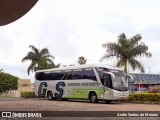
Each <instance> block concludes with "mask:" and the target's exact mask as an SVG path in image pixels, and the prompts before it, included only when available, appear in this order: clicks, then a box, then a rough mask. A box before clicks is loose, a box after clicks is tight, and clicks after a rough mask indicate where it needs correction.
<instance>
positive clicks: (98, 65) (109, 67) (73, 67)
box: [36, 64, 122, 72]
mask: <svg viewBox="0 0 160 120" xmlns="http://www.w3.org/2000/svg"><path fill="white" fill-rule="evenodd" d="M88 67H103V68H108V69H116V70H122V69H120V68H118V67H116V66H112V65H108V64H85V65H75V66H66V67H64V66H60V67H59V68H53V69H45V70H38V71H36V72H47V71H55V70H70V69H80V68H88Z"/></svg>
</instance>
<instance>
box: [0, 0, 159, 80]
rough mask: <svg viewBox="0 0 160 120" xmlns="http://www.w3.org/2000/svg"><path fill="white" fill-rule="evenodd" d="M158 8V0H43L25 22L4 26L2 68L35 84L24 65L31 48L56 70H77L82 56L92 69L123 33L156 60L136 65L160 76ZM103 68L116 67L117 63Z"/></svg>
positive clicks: (0, 34) (1, 30) (0, 50)
mask: <svg viewBox="0 0 160 120" xmlns="http://www.w3.org/2000/svg"><path fill="white" fill-rule="evenodd" d="M159 5H160V1H159V0H154V1H153V0H134V1H133V0H67V1H66V0H39V1H38V2H37V4H36V5H35V6H34V7H33V8H32V9H31V10H30V11H29V12H28V13H27V14H25V15H24V16H23V17H22V18H20V19H18V20H17V21H15V22H13V23H10V24H8V25H5V26H0V41H1V42H0V68H2V69H3V71H4V72H8V73H10V74H12V75H15V76H17V77H19V78H20V79H31V80H32V82H34V73H31V74H30V75H28V74H27V68H28V66H29V65H30V61H26V62H24V63H22V62H21V60H22V58H23V57H24V56H26V55H27V53H28V52H29V51H30V50H31V49H30V48H29V45H34V46H35V47H37V48H39V49H42V48H48V49H49V51H50V54H51V55H53V56H54V57H55V59H54V62H55V63H56V64H58V63H60V64H61V65H70V64H75V65H76V64H77V60H78V57H79V56H85V58H86V59H87V64H92V63H99V60H100V58H101V57H102V56H103V55H104V53H105V49H104V48H102V44H103V43H107V42H116V41H117V36H118V35H120V34H121V33H125V34H126V35H127V37H128V38H130V37H132V36H134V35H136V34H140V35H141V36H142V42H144V43H145V44H146V45H148V46H149V51H150V52H151V53H152V58H137V59H138V60H140V61H141V62H142V63H143V64H144V68H145V72H146V73H149V71H150V73H153V74H160V65H159V60H160V55H159V53H160V47H159V46H160V40H159V38H160V8H159ZM102 63H106V64H110V65H115V63H116V59H114V58H113V59H109V60H104V61H103V62H102ZM129 72H136V73H138V72H139V71H138V70H136V71H132V70H131V68H129Z"/></svg>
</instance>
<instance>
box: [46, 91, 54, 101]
mask: <svg viewBox="0 0 160 120" xmlns="http://www.w3.org/2000/svg"><path fill="white" fill-rule="evenodd" d="M47 98H48V100H53V94H52V92H51V91H49V92H48V93H47Z"/></svg>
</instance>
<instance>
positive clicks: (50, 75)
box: [36, 71, 63, 80]
mask: <svg viewBox="0 0 160 120" xmlns="http://www.w3.org/2000/svg"><path fill="white" fill-rule="evenodd" d="M62 78H63V74H62V73H61V72H60V71H55V72H46V73H45V72H37V73H36V79H37V80H61V79H62Z"/></svg>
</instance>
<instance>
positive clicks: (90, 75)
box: [83, 68, 97, 80]
mask: <svg viewBox="0 0 160 120" xmlns="http://www.w3.org/2000/svg"><path fill="white" fill-rule="evenodd" d="M83 79H91V80H97V78H96V76H95V73H94V71H93V69H92V68H85V69H83Z"/></svg>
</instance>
